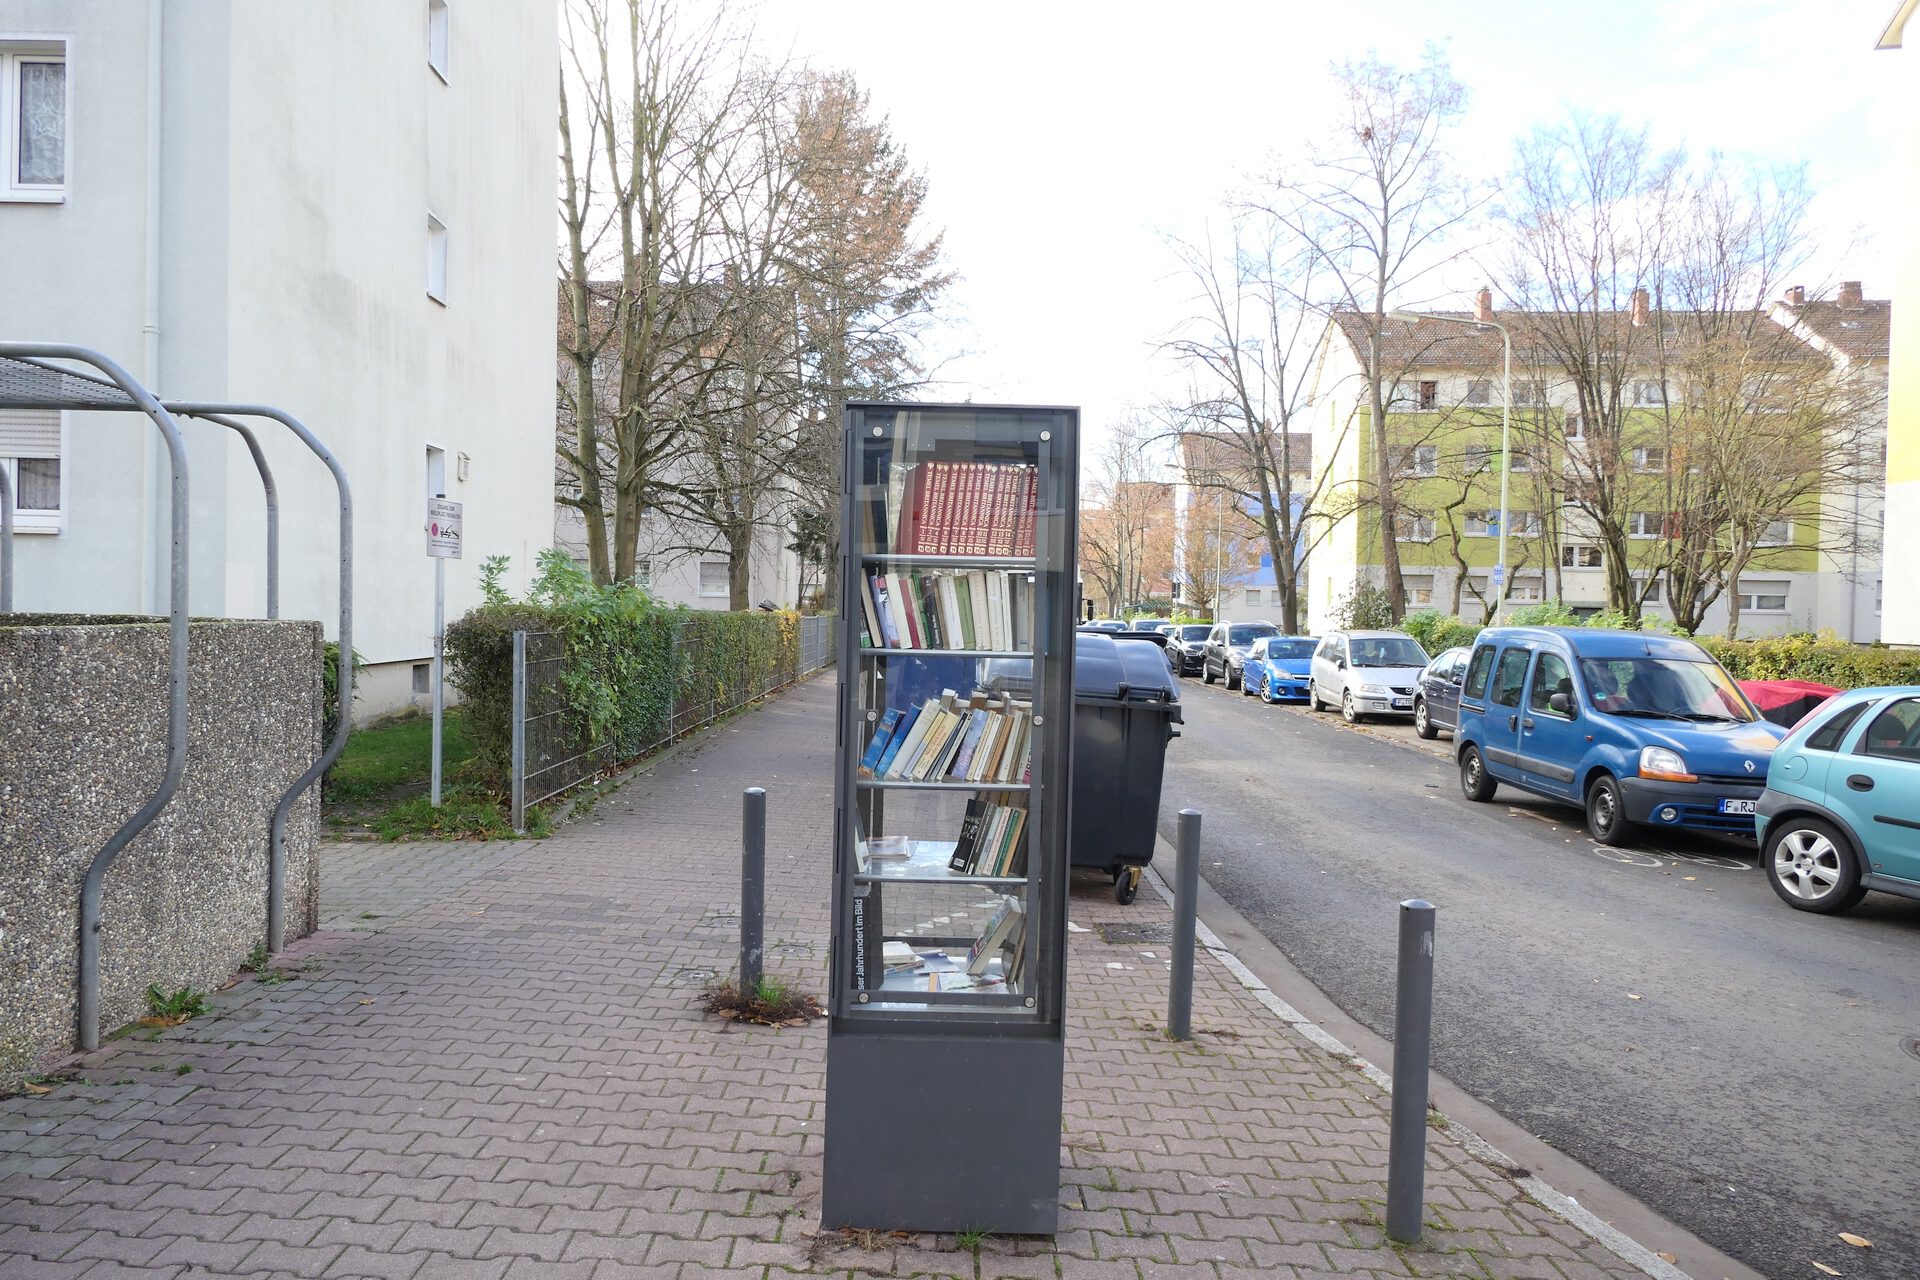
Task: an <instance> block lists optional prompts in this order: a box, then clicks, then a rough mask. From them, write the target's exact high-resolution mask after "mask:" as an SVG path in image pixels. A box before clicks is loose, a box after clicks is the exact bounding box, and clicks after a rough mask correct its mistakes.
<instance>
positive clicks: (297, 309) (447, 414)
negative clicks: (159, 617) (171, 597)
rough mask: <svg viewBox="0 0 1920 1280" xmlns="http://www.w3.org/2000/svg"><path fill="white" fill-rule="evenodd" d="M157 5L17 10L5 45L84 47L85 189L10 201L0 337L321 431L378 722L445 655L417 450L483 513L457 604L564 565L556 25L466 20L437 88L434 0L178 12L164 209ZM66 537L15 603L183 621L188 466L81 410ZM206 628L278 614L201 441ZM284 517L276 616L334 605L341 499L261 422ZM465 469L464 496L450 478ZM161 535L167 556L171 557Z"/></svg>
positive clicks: (198, 582) (248, 500) (255, 486)
mask: <svg viewBox="0 0 1920 1280" xmlns="http://www.w3.org/2000/svg"><path fill="white" fill-rule="evenodd" d="M158 2H159V0H9V3H8V4H6V5H5V6H0V7H3V8H4V9H5V12H4V14H0V36H7V35H12V36H28V35H31V36H39V37H44V38H58V39H62V40H64V41H66V42H67V59H68V74H69V77H70V80H71V84H72V104H73V107H72V119H71V123H70V130H71V148H70V152H69V157H68V159H69V177H68V190H67V193H66V198H65V200H64V201H63V202H61V203H57V204H13V203H5V202H0V245H5V246H6V250H7V253H6V258H7V264H8V271H9V279H8V287H7V288H6V289H4V290H0V334H5V335H6V336H7V337H9V338H18V339H33V340H52V341H66V342H74V343H79V344H81V345H86V346H92V347H95V348H98V349H100V350H102V351H104V352H105V353H106V354H108V355H110V356H112V357H113V358H115V359H116V360H118V361H119V362H120V363H121V364H123V365H124V366H125V367H126V368H127V369H128V370H129V372H131V373H132V374H133V375H134V376H135V377H138V378H141V379H143V380H146V381H148V382H149V383H150V384H152V385H154V386H156V387H157V389H158V390H160V391H161V392H162V393H163V394H164V395H168V396H174V397H187V398H193V399H202V400H227V401H264V402H267V403H270V404H274V405H278V406H280V407H281V408H284V409H286V410H287V411H288V412H291V413H293V414H294V415H296V416H297V417H299V418H300V419H302V420H303V421H305V422H306V423H307V425H308V426H310V427H311V428H312V429H313V430H314V431H315V432H316V433H317V434H318V435H319V436H320V437H321V439H322V440H324V441H325V442H326V443H327V445H328V446H329V447H330V448H331V449H332V450H333V451H334V453H335V454H336V455H337V456H338V457H339V458H340V460H341V462H342V464H343V465H344V466H345V468H346V470H347V474H348V477H349V479H350V481H351V482H352V484H353V486H354V499H355V522H354V539H355V544H356V546H357V548H358V550H359V555H358V558H357V563H356V574H355V591H354V594H355V611H354V612H355V619H356V632H355V636H354V645H355V648H356V649H358V650H359V652H360V654H361V655H362V657H363V658H364V659H365V661H366V662H367V663H369V664H372V665H373V666H374V667H375V668H380V667H382V666H387V667H390V668H391V670H389V671H386V672H381V673H379V674H380V675H382V676H385V677H387V678H370V679H369V680H368V681H367V693H368V696H366V697H363V698H362V699H361V701H360V703H359V704H358V707H357V708H356V715H357V716H360V717H365V716H370V715H376V714H379V713H380V712H382V711H385V710H389V709H391V707H392V706H394V705H404V703H405V699H404V697H402V700H401V701H400V702H398V703H394V702H390V701H389V700H388V697H389V694H390V693H398V692H399V691H404V690H405V689H406V688H407V687H408V678H409V676H410V672H411V665H412V663H414V662H416V661H420V660H424V659H426V658H428V657H429V656H430V655H431V653H432V648H433V642H432V612H433V570H432V565H431V563H430V562H429V560H428V559H427V556H426V548H425V534H424V524H425V500H426V496H427V492H428V479H427V464H426V449H427V446H428V445H429V444H433V445H437V446H439V447H440V448H441V449H443V450H444V451H445V460H446V485H445V490H446V493H447V496H448V497H449V498H452V499H455V500H457V501H461V502H463V503H465V505H466V513H465V514H466V530H465V531H466V551H465V556H464V558H463V559H461V560H459V561H456V562H450V563H449V565H448V567H447V613H448V616H449V617H458V616H459V615H460V614H461V613H462V612H464V611H465V610H466V609H467V608H468V607H470V606H471V605H473V604H475V603H477V602H478V600H479V587H478V569H479V563H480V561H481V560H482V559H484V558H485V557H486V556H488V555H491V554H494V553H505V554H508V555H510V556H512V558H513V565H514V569H513V577H514V585H515V586H516V587H518V586H519V585H520V584H523V583H524V582H525V580H526V576H527V575H528V574H529V573H530V572H531V567H532V564H533V560H534V556H535V554H536V553H537V552H538V551H539V550H540V549H542V548H544V547H546V546H547V545H549V544H550V542H551V538H552V504H553V482H552V476H553V447H552V436H553V427H554V401H553V363H552V362H553V342H554V336H553V335H554V313H555V289H554V265H553V264H554V259H553V253H554V238H553V237H554V230H553V227H554V212H553V210H554V205H553V200H554V189H555V187H554V184H555V181H556V177H557V174H556V161H555V153H554V143H553V129H554V118H555V111H556V108H557V94H558V76H559V70H558V62H559V48H558V21H559V19H558V10H557V8H556V7H555V6H554V5H552V4H527V3H524V2H523V0H458V2H457V3H455V4H453V5H451V6H449V17H450V22H449V36H450V50H449V57H448V67H447V72H448V73H447V76H446V78H445V79H444V80H443V79H442V78H441V77H440V75H438V74H437V73H436V72H435V71H434V70H433V69H432V68H430V67H429V65H428V62H427V48H426V5H425V2H424V0H409V2H406V3H401V2H399V0H330V2H329V3H327V4H320V5H291V4H254V3H234V2H233V0H190V2H182V0H168V2H167V3H165V4H164V5H161V11H162V12H163V14H164V35H163V40H162V56H161V60H160V83H161V89H162V107H161V134H162V143H161V161H160V166H159V176H160V200H159V204H158V206H157V209H156V210H153V211H149V210H148V208H147V199H146V179H147V173H148V165H147V160H146V148H145V134H146V129H147V122H148V111H147V97H146V94H147V85H148V83H149V79H150V77H149V75H148V22H147V19H148V16H149V13H150V12H151V11H152V10H151V6H152V5H154V4H157V3H158ZM429 211H431V212H432V213H433V214H435V215H436V216H438V217H439V218H440V220H441V221H442V222H443V223H445V224H446V226H447V228H448V247H449V257H450V263H449V271H448V287H447V290H446V297H445V300H444V303H443V302H441V301H436V300H434V299H432V298H430V297H428V295H427V292H426V256H427V254H426V243H427V215H428V213H429ZM150 212H152V213H153V214H154V215H155V216H157V217H158V220H159V236H160V240H159V243H160V251H159V261H160V268H161V269H160V282H159V297H158V307H159V317H160V319H159V330H160V334H159V354H158V359H157V361H156V363H155V365H154V367H151V368H149V367H146V360H145V356H144V335H143V332H142V320H143V315H144V307H145V305H146V293H145V287H144V282H145V275H144V272H145V265H146V241H145V234H146V229H147V225H148V221H149V214H150ZM68 419H69V420H68V423H67V440H68V447H67V450H66V454H65V457H64V459H63V471H64V480H65V485H66V492H67V495H68V504H67V514H66V520H65V522H64V527H63V528H62V529H61V530H59V531H58V532H52V533H46V534H35V535H22V536H21V537H19V538H18V539H17V540H16V541H17V544H18V546H17V552H18V564H19V578H18V589H17V593H16V604H17V605H18V606H19V607H21V608H29V609H55V610H87V611H93V612H100V611H112V612H154V611H157V610H158V609H160V608H163V607H164V604H165V590H166V576H167V566H166V560H165V546H166V539H165V530H166V527H167V525H166V522H167V519H168V512H167V510H166V502H165V489H166V481H167V474H168V473H167V466H166V462H165V459H164V455H163V454H162V453H161V452H159V451H158V450H157V448H156V446H155V443H154V441H153V439H151V437H154V435H155V433H154V432H153V430H152V428H151V427H150V426H148V425H147V424H146V423H145V422H144V421H142V420H140V419H138V418H137V417H134V416H131V415H125V414H70V415H68ZM183 429H184V430H185V432H186V434H187V443H188V449H189V453H190V456H191V468H190V469H191V479H192V488H191V495H192V497H191V500H192V504H193V511H192V522H191V523H192V530H191V539H192V540H191V551H192V560H193V564H192V580H191V607H192V609H193V611H194V613H195V614H198V615H203V616H225V617H259V616H261V615H262V614H263V613H264V612H265V605H266V572H265V565H264V553H263V535H262V526H263V521H264V504H263V502H262V499H261V496H260V486H259V481H258V479H257V478H256V477H255V475H254V473H253V468H252V463H251V461H250V460H249V458H248V456H247V453H246V450H245V449H244V448H243V447H237V445H236V442H235V441H233V440H232V438H231V437H230V435H229V433H227V432H226V431H224V430H222V429H221V428H218V427H213V426H207V425H199V424H187V425H185V426H184V428H183ZM261 436H262V440H263V443H264V444H265V446H266V448H267V452H268V456H269V459H270V461H271V463H272V465H273V467H274V470H275V474H276V477H277V479H278V483H279V489H280V495H281V520H282V563H281V573H282V579H281V581H282V588H281V590H282V596H281V603H282V616H285V617H306V618H319V619H322V620H325V621H326V622H327V625H328V626H329V628H331V626H332V622H331V620H332V618H333V617H334V614H335V609H336V604H337V593H338V585H337V581H336V577H335V573H336V570H335V565H336V563H337V551H336V546H337V530H338V519H337V507H336V505H335V497H334V493H333V487H332V482H331V479H330V478H329V477H328V476H327V474H326V472H325V470H324V469H323V468H322V467H321V466H320V464H319V463H318V462H317V461H316V460H315V459H314V458H313V457H312V456H311V455H310V454H309V453H307V452H306V450H305V449H304V448H303V447H302V446H300V445H299V444H298V443H297V442H296V441H295V440H293V438H292V437H291V436H290V435H288V434H287V433H286V432H284V431H283V430H281V429H279V428H277V427H272V426H268V427H265V428H263V429H262V430H261ZM462 455H465V457H466V459H467V468H466V477H465V478H464V479H462V478H461V469H460V459H461V456H462ZM156 535H158V536H156Z"/></svg>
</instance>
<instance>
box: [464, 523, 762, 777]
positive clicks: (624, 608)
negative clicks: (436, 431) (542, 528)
mask: <svg viewBox="0 0 1920 1280" xmlns="http://www.w3.org/2000/svg"><path fill="white" fill-rule="evenodd" d="M496 577H497V575H496ZM523 630H524V631H529V632H550V633H553V634H555V635H557V636H559V637H560V645H561V652H562V658H563V661H562V668H561V682H562V684H563V686H564V687H565V690H566V709H567V712H568V717H569V719H570V721H571V725H570V728H571V729H572V731H573V732H574V733H575V734H577V735H578V738H579V741H580V743H581V744H582V746H586V745H590V744H604V745H605V747H606V752H605V758H606V759H607V760H608V762H609V763H612V764H623V763H625V762H627V761H629V760H632V759H634V758H636V757H637V756H639V755H641V754H642V753H644V752H645V751H647V750H649V749H651V748H653V747H656V746H658V745H660V744H661V743H664V742H666V741H667V740H668V739H670V738H671V737H673V736H674V735H676V734H678V733H683V732H685V731H686V730H687V729H689V728H691V727H693V726H694V725H696V724H700V723H704V722H705V721H707V720H709V719H712V718H713V717H714V716H716V715H719V714H722V713H724V712H725V711H728V710H730V709H732V708H733V707H736V706H740V705H742V704H743V703H745V702H748V701H750V700H751V699H753V698H756V697H758V696H760V694H762V693H763V692H765V691H766V690H767V689H769V688H772V687H773V686H775V685H779V684H784V683H786V682H787V681H789V680H792V679H793V678H795V676H796V675H797V674H798V672H799V666H800V620H799V615H798V614H795V613H789V612H773V613H768V612H752V613H710V612H698V611H694V610H689V609H686V608H684V607H673V606H668V605H664V604H661V603H660V602H658V601H656V600H654V599H653V598H651V597H650V596H648V595H647V594H646V593H645V592H644V591H642V590H640V589H638V588H636V587H630V586H615V587H598V586H595V585H594V584H593V583H592V582H591V581H589V580H588V579H586V577H585V575H584V574H583V573H582V572H581V571H580V570H578V568H577V567H575V566H573V565H572V564H571V562H568V561H566V560H565V559H564V557H560V558H558V559H555V558H553V557H552V556H551V555H547V556H543V557H542V560H541V574H540V576H539V577H538V578H537V579H536V580H535V582H534V585H533V589H532V591H531V593H530V598H529V599H528V600H526V601H512V600H508V599H506V598H505V597H504V596H503V595H501V594H499V593H498V592H489V603H487V604H483V605H481V606H480V607H479V608H477V609H474V610H473V611H471V612H470V613H468V614H467V615H466V616H465V617H463V618H461V619H459V620H458V621H457V622H454V623H452V624H450V625H449V626H448V627H447V668H448V676H449V678H450V679H451V680H452V681H453V684H454V687H455V688H457V689H459V690H460V694H461V697H462V698H463V699H464V700H465V703H466V721H467V726H468V734H469V737H470V739H471V741H472V744H473V751H474V767H475V768H476V769H478V771H479V772H480V773H481V775H482V777H483V778H484V779H485V780H486V781H487V782H488V783H489V784H490V785H493V786H496V787H505V786H506V785H507V784H508V781H509V776H510V771H511V753H512V745H513V738H512V734H513V726H512V706H513V633H514V632H515V631H523Z"/></svg>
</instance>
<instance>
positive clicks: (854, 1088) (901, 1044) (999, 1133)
mask: <svg viewBox="0 0 1920 1280" xmlns="http://www.w3.org/2000/svg"><path fill="white" fill-rule="evenodd" d="M1065 1065H1066V1063H1065V1051H1064V1047H1063V1046H1062V1045H1061V1043H1060V1041H1058V1040H1052V1039H1039V1040H1036V1039H993V1038H989V1037H986V1036H961V1035H954V1036H916V1035H888V1034H881V1033H877V1032H861V1031H853V1032H841V1033H839V1034H836V1035H834V1036H832V1037H831V1038H830V1039H829V1040H828V1041H827V1132H826V1144H827V1150H826V1177H825V1187H824V1190H823V1193H822V1197H821V1205H820V1223H821V1225H822V1226H823V1227H825V1228H827V1229H830V1230H831V1229H834V1228H838V1227H865V1228H869V1229H873V1230H881V1231H991V1232H995V1233H1001V1234H1011V1235H1052V1234H1053V1233H1054V1231H1055V1230H1056V1229H1057V1227H1058V1224H1059V1206H1060V1087H1061V1078H1062V1074H1063V1072H1064V1070H1065Z"/></svg>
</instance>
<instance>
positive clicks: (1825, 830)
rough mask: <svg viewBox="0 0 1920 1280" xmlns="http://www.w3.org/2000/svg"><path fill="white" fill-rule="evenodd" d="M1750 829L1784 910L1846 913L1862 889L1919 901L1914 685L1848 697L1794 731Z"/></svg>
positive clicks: (1779, 750) (1918, 699) (1776, 757)
mask: <svg viewBox="0 0 1920 1280" xmlns="http://www.w3.org/2000/svg"><path fill="white" fill-rule="evenodd" d="M1754 822H1755V825H1756V826H1757V828H1758V829H1759V835H1760V850H1761V852H1760V865H1761V866H1763V867H1765V868H1766V871H1767V882H1768V883H1769V884H1771V885H1772V886H1773V891H1774V892H1775V893H1777V894H1779V895H1780V898H1781V900H1782V901H1783V902H1785V903H1786V904H1787V905H1788V906H1790V907H1795V908H1797V909H1799V910H1801V911H1817V912H1820V913H1821V914H1823V915H1832V914H1836V913H1838V912H1842V911H1850V910H1852V909H1853V907H1854V906H1856V905H1857V904H1858V903H1859V901H1860V899H1861V898H1862V897H1863V896H1864V895H1865V894H1866V892H1867V890H1869V889H1877V890H1879V891H1880V892H1882V893H1896V894H1899V895H1900V896H1901V897H1904V898H1920V685H1909V686H1905V687H1902V688H1889V689H1855V690H1854V691H1853V692H1851V693H1844V694H1841V695H1839V696H1838V697H1835V698H1833V699H1832V700H1831V701H1829V702H1828V703H1826V705H1824V706H1823V707H1821V708H1820V709H1819V710H1818V711H1817V712H1816V713H1815V714H1814V715H1812V716H1811V717H1809V718H1808V719H1807V720H1806V721H1804V722H1803V723H1801V724H1800V725H1798V726H1796V727H1795V728H1794V730H1793V732H1792V733H1791V734H1789V735H1788V736H1787V740H1786V741H1785V742H1782V743H1781V744H1780V745H1779V746H1778V747H1776V748H1775V749H1774V752H1773V762H1772V764H1770V765H1769V766H1768V767H1767V789H1766V790H1765V791H1763V792H1761V794H1760V803H1759V804H1758V805H1757V806H1756V807H1755V813H1754Z"/></svg>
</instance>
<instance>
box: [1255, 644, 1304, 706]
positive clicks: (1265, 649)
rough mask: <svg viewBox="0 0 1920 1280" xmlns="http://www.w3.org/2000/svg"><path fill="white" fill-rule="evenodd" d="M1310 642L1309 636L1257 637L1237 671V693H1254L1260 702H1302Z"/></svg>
mask: <svg viewBox="0 0 1920 1280" xmlns="http://www.w3.org/2000/svg"><path fill="white" fill-rule="evenodd" d="M1314 643H1315V642H1314V640H1313V637H1311V636H1261V637H1260V638H1259V639H1258V640H1255V641H1254V642H1253V648H1252V649H1251V650H1249V651H1248V653H1247V661H1246V664H1245V665H1244V666H1243V667H1241V669H1240V692H1242V693H1245V694H1255V693H1257V694H1259V695H1260V700H1261V701H1262V702H1282V701H1288V702H1305V701H1306V700H1307V672H1308V669H1309V668H1310V667H1311V666H1312V665H1313V646H1314Z"/></svg>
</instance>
